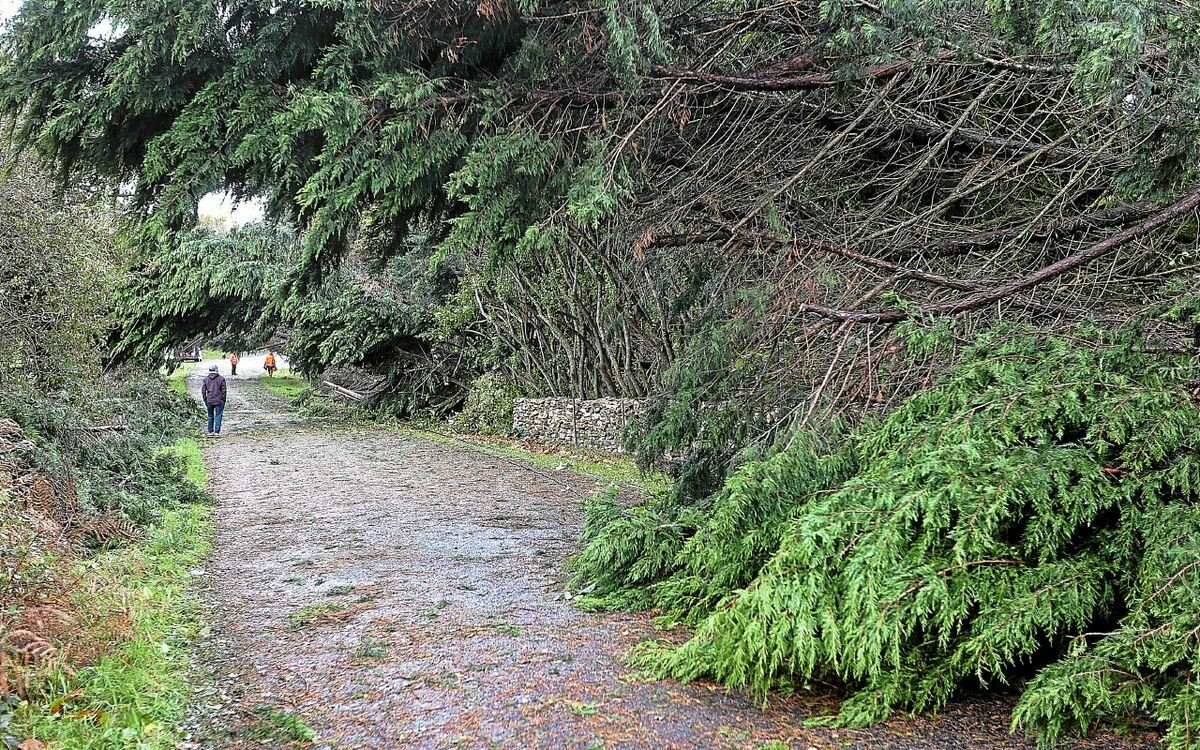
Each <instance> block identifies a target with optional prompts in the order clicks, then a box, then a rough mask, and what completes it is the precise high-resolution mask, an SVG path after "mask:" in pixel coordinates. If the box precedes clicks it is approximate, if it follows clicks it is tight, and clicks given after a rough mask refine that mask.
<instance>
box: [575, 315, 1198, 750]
mask: <svg viewBox="0 0 1200 750" xmlns="http://www.w3.org/2000/svg"><path fill="white" fill-rule="evenodd" d="M1196 375H1197V371H1196V366H1195V362H1194V360H1193V358H1192V357H1191V356H1163V355H1162V354H1161V353H1151V352H1150V351H1149V350H1148V348H1147V347H1146V345H1145V344H1144V342H1143V338H1142V337H1141V336H1140V335H1136V334H1135V333H1134V332H1132V331H1127V332H1125V333H1122V334H1120V335H1113V334H1105V333H1103V332H1101V331H1099V330H1096V329H1084V330H1079V331H1076V332H1075V334H1074V335H1073V336H1072V337H1070V338H1066V337H1056V338H1045V337H1038V336H1031V335H1029V333H1028V332H1022V333H1021V334H1020V335H1013V333H1012V332H994V333H992V334H990V335H989V336H987V337H985V338H984V339H983V340H982V341H981V342H980V343H979V344H978V345H977V346H976V347H975V348H974V349H973V350H972V351H971V352H970V353H969V355H968V356H967V358H966V359H965V361H964V362H962V363H961V364H960V365H958V366H957V367H955V368H954V369H953V371H952V372H950V373H949V374H948V376H946V377H945V378H943V379H942V380H941V381H940V382H939V383H938V384H937V385H936V386H934V387H932V388H930V389H928V390H927V391H925V392H923V393H920V394H918V395H915V396H913V397H912V398H910V399H909V400H908V401H906V402H905V403H904V404H903V405H902V406H901V407H900V408H899V409H897V410H896V411H895V412H893V413H892V414H891V415H889V416H888V417H887V418H886V419H884V420H882V421H881V422H879V423H878V424H870V425H865V426H863V427H861V428H859V429H858V430H856V431H855V432H854V434H853V435H852V436H851V437H850V438H849V439H848V440H847V441H845V443H844V444H840V445H839V444H836V443H834V444H829V443H826V442H825V441H823V440H821V439H820V438H818V437H817V436H805V435H801V436H799V437H798V439H796V440H794V441H793V442H792V443H791V444H790V445H789V446H788V447H787V448H786V449H784V450H781V451H779V452H778V453H776V454H775V455H773V456H770V457H768V458H766V459H763V460H760V461H753V462H749V463H747V464H746V465H745V466H743V467H742V468H741V469H739V470H738V471H737V472H736V473H735V474H734V476H733V477H732V478H731V480H730V481H729V483H728V484H727V485H726V487H725V488H724V489H722V490H721V491H720V492H719V493H717V494H716V495H715V496H714V497H713V498H712V499H711V500H710V501H707V502H708V503H709V504H710V506H711V507H709V508H706V509H705V510H704V512H703V513H697V512H695V510H694V509H688V510H686V511H680V510H676V511H674V515H675V518H679V517H686V518H687V522H686V523H685V528H684V529H683V530H682V531H681V529H680V527H679V526H678V525H671V524H670V523H664V524H661V525H657V526H654V525H647V524H644V523H641V519H644V518H646V517H647V516H649V515H654V516H656V517H659V518H662V517H664V516H668V515H669V513H670V511H667V512H664V511H663V510H662V508H661V507H659V506H658V505H656V504H651V505H650V506H647V507H645V508H635V509H631V510H628V511H624V512H620V511H616V510H615V509H614V508H612V507H611V506H600V507H599V509H598V510H599V512H594V513H593V517H592V518H591V520H590V526H589V529H588V534H589V537H590V543H589V546H588V548H587V549H586V550H585V552H584V553H583V554H582V555H581V556H580V557H579V558H578V560H577V566H578V568H577V569H578V572H579V575H580V577H581V578H582V579H583V580H592V581H595V582H596V583H597V586H596V590H595V592H596V593H600V594H607V595H608V597H609V601H617V602H627V601H631V600H632V601H636V600H637V599H638V597H640V598H641V601H642V603H644V604H648V605H654V606H659V607H662V608H664V609H665V610H666V611H667V612H668V614H670V615H672V616H673V617H683V618H685V619H688V620H690V621H693V622H697V623H698V626H697V629H696V632H695V634H694V636H693V637H692V638H691V640H689V641H688V642H687V643H686V644H685V645H683V646H681V647H678V648H672V647H661V648H655V649H650V650H648V651H646V652H645V653H643V655H642V657H641V658H642V659H643V660H644V661H645V663H647V664H649V665H651V666H652V667H654V668H655V669H656V670H658V671H659V672H660V673H661V674H664V675H672V676H676V677H680V678H683V679H695V678H699V677H712V678H715V679H717V680H719V681H721V682H723V683H725V684H728V685H733V686H746V687H749V688H750V689H752V690H754V691H756V692H759V693H764V692H766V691H768V690H770V689H771V688H773V687H775V686H776V685H778V684H779V683H780V682H781V681H785V680H789V679H799V680H801V681H803V680H808V679H823V680H829V679H836V680H838V681H841V682H842V683H844V684H845V685H846V686H847V689H848V691H849V693H850V697H849V699H848V700H847V701H846V702H845V703H844V704H843V706H842V709H841V712H840V715H839V717H838V721H839V722H841V723H845V724H852V725H853V724H861V723H864V722H873V721H880V720H882V719H884V718H886V717H887V716H888V715H890V714H891V713H892V712H893V711H896V710H899V709H909V708H911V709H916V710H922V711H930V710H936V709H938V708H939V707H940V706H942V705H944V703H945V702H946V701H947V700H948V699H949V698H950V697H951V696H952V695H953V694H954V692H955V691H956V690H957V689H958V688H959V687H960V686H962V685H964V684H984V685H991V684H1005V683H1015V684H1019V685H1023V692H1022V696H1021V700H1020V702H1019V704H1018V706H1017V709H1016V711H1015V714H1014V722H1015V723H1016V724H1017V725H1019V726H1022V727H1025V728H1028V729H1031V730H1034V731H1037V732H1038V733H1040V736H1041V737H1042V739H1043V740H1045V741H1047V742H1053V741H1054V740H1057V739H1059V738H1060V737H1061V736H1062V735H1063V734H1064V733H1083V732H1086V731H1087V730H1088V729H1089V728H1090V727H1092V726H1093V725H1094V723H1095V722H1096V721H1097V720H1101V721H1106V722H1112V723H1122V722H1124V721H1126V720H1128V719H1130V718H1132V717H1134V716H1136V715H1138V714H1139V713H1140V712H1147V713H1149V714H1151V715H1153V716H1155V717H1156V718H1158V719H1159V720H1161V721H1163V722H1165V723H1166V724H1167V726H1168V734H1167V746H1168V747H1172V748H1187V747H1192V746H1193V745H1194V741H1195V739H1194V731H1195V730H1194V727H1193V722H1192V719H1191V717H1192V716H1193V715H1194V713H1195V711H1196V710H1197V708H1198V707H1200V706H1198V704H1197V703H1196V702H1195V701H1196V697H1195V693H1194V691H1193V690H1192V688H1191V687H1190V686H1191V684H1192V682H1193V681H1194V679H1195V674H1196V669H1197V666H1198V665H1200V651H1197V647H1198V645H1200V644H1198V642H1197V639H1196V633H1197V632H1200V629H1198V628H1197V625H1198V624H1200V621H1198V620H1197V615H1196V612H1195V607H1194V606H1193V603H1194V601H1195V600H1194V596H1195V594H1196V591H1197V588H1196V587H1197V586H1200V572H1198V571H1197V564H1196V559H1197V557H1198V556H1200V548H1198V547H1197V542H1196V536H1195V534H1194V530H1195V527H1196V524H1197V523H1198V522H1200V516H1197V515H1196V513H1197V511H1196V507H1197V499H1198V498H1197V491H1198V488H1200V462H1198V461H1197V457H1196V446H1197V444H1198V443H1197V441H1198V440H1200V410H1198V409H1197V406H1196V402H1195V396H1194V393H1193V388H1194V384H1193V379H1194V378H1195V376H1196ZM633 528H638V529H640V530H641V532H642V533H641V534H640V535H638V534H634V533H631V529H633ZM681 536H683V537H686V538H685V539H684V540H683V541H681V540H680V537H681ZM663 549H667V550H668V554H666V555H664V554H663V553H662V551H661V550H663ZM1031 670H1032V674H1033V678H1032V679H1031V680H1030V681H1029V682H1028V683H1027V684H1024V683H1023V678H1024V677H1025V676H1026V675H1028V674H1030V673H1031Z"/></svg>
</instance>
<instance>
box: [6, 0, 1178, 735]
mask: <svg viewBox="0 0 1200 750" xmlns="http://www.w3.org/2000/svg"><path fill="white" fill-rule="evenodd" d="M3 52H4V59H3V62H2V63H0V111H2V112H3V113H4V115H5V118H6V123H7V124H9V125H10V127H11V130H12V134H13V137H14V138H15V139H16V140H17V141H18V142H20V143H21V144H24V145H26V146H28V147H29V148H30V149H32V150H36V151H37V152H38V153H39V154H41V155H42V156H43V157H46V158H49V159H51V160H53V161H54V162H55V163H57V164H58V165H59V167H60V168H61V170H62V173H63V175H64V176H67V177H69V176H70V175H72V174H80V173H85V174H89V175H90V174H93V173H95V174H99V175H101V176H102V177H104V178H108V179H112V180H116V181H119V182H120V183H122V184H131V185H132V186H133V187H132V190H133V198H132V203H131V211H130V213H131V214H133V218H134V226H133V228H132V229H131V231H130V232H129V235H128V237H127V242H128V243H129V244H130V247H131V248H132V249H133V251H134V255H135V258H136V260H135V263H134V270H135V272H136V273H135V279H136V280H135V282H134V283H133V284H132V285H130V286H129V287H128V288H127V289H126V293H125V297H124V305H125V311H126V314H124V315H122V316H121V318H122V321H123V322H122V328H121V331H120V333H119V335H118V352H119V356H124V357H131V356H134V357H149V356H152V355H154V353H155V349H156V348H158V347H161V346H164V345H166V344H168V343H170V342H171V341H173V340H176V339H177V338H178V337H180V336H183V335H185V334H187V335H191V334H194V333H196V332H199V331H209V332H212V333H214V334H217V335H225V336H231V337H235V338H236V337H241V338H243V339H246V340H251V339H253V340H257V341H263V340H266V338H267V337H269V336H271V335H275V334H279V335H281V336H285V337H286V342H287V343H286V345H285V350H287V351H288V353H289V354H290V355H291V356H292V357H293V359H294V360H295V361H296V362H298V363H299V364H300V366H301V367H302V369H304V370H306V371H307V372H311V373H316V372H319V371H322V370H323V369H326V368H336V367H346V366H350V367H355V368H361V369H366V370H369V371H370V372H372V373H373V374H375V375H378V376H379V377H381V378H383V379H385V380H386V381H387V384H388V390H390V392H391V394H392V395H393V396H394V397H396V398H397V400H398V401H399V402H400V404H401V407H400V408H401V409H402V410H404V411H408V412H416V411H419V410H422V409H433V410H437V411H445V410H448V409H452V408H454V407H456V406H457V405H458V404H460V403H461V402H462V401H463V399H464V396H465V394H466V393H467V392H468V390H469V387H470V384H471V383H472V382H473V381H476V382H481V383H485V384H488V386H489V388H492V389H493V390H494V391H495V392H496V393H510V392H514V391H515V392H520V393H523V394H526V395H575V396H580V397H592V396H603V395H624V396H638V397H644V398H646V399H648V401H649V402H650V409H649V414H648V418H647V420H646V422H645V424H643V425H641V426H640V427H641V432H640V434H639V435H638V436H636V439H634V440H633V443H632V447H634V448H636V449H637V451H638V454H639V457H640V458H641V459H642V461H643V463H645V464H657V465H659V466H667V467H669V468H670V469H671V470H672V471H673V472H674V473H675V474H676V476H677V479H678V482H677V483H676V484H675V485H674V486H673V490H672V493H671V494H670V495H669V496H667V497H663V498H659V499H657V500H656V501H655V502H652V503H650V504H648V505H644V506H639V507H638V508H636V509H633V510H629V509H623V508H620V507H617V506H615V505H611V504H609V505H605V504H602V503H601V504H597V505H595V506H594V507H593V508H592V512H591V513H592V517H591V521H590V526H589V538H590V539H591V545H590V546H589V549H588V550H587V551H586V552H585V553H584V554H583V556H582V557H581V558H580V571H581V572H580V575H581V576H582V577H583V578H584V579H585V580H587V581H588V585H593V584H594V585H596V587H597V588H596V589H595V590H596V591H597V592H600V593H603V594H604V596H597V597H596V601H597V603H602V604H608V605H611V604H614V603H619V604H623V605H629V604H652V603H653V604H659V605H665V606H668V607H669V608H671V609H673V610H674V611H675V612H676V613H677V614H679V615H680V616H685V617H688V618H690V619H691V620H692V621H695V622H702V623H703V624H702V625H701V629H700V631H699V634H698V636H697V639H695V640H694V641H692V642H691V643H689V644H688V645H686V646H684V647H683V648H682V649H679V650H668V651H667V652H666V653H659V654H652V655H651V656H650V657H649V660H650V661H651V663H653V664H654V665H656V666H657V667H658V668H660V669H662V670H663V671H664V672H667V673H670V674H675V675H680V676H684V677H693V676H698V675H708V676H715V677H717V678H718V679H722V680H724V681H726V682H728V683H731V684H749V685H752V686H754V687H756V688H765V687H767V686H769V685H771V684H773V683H774V682H775V681H776V680H778V679H783V678H784V677H785V676H786V675H789V674H798V675H801V676H804V677H809V676H818V677H821V676H824V677H830V676H832V677H834V678H837V679H839V680H841V681H843V682H844V683H845V684H847V686H848V687H850V689H851V690H852V691H857V692H858V694H859V695H860V696H882V698H881V699H880V702H879V705H878V706H874V707H872V706H868V705H866V704H867V703H870V700H867V699H864V700H863V701H861V702H853V701H852V702H851V703H850V704H848V708H847V710H846V711H845V713H844V716H846V717H849V718H850V719H854V720H857V719H861V718H864V717H865V718H879V717H880V716H881V715H882V713H883V712H885V711H888V710H892V709H894V708H897V707H907V706H916V707H935V706H937V705H940V703H941V702H942V701H943V700H944V699H945V697H946V696H947V695H948V694H949V693H950V692H951V691H953V690H955V689H958V688H959V687H960V686H961V685H963V684H965V683H967V682H969V681H970V680H972V679H975V680H993V679H994V680H1005V679H1010V678H1011V679H1017V677H1019V675H1020V670H1021V669H1022V668H1024V665H1025V664H1026V663H1027V662H1029V663H1032V664H1033V668H1035V669H1038V670H1041V671H1040V672H1039V675H1038V677H1037V678H1036V679H1035V681H1034V682H1033V683H1032V684H1031V686H1030V687H1029V689H1028V690H1026V692H1025V696H1026V697H1025V699H1024V701H1025V702H1023V703H1022V708H1021V709H1020V710H1019V718H1020V719H1021V720H1022V721H1023V722H1026V723H1027V724H1028V725H1030V726H1033V727H1040V728H1041V729H1042V730H1043V731H1044V732H1045V733H1046V734H1045V736H1047V737H1051V738H1053V737H1056V736H1058V734H1060V733H1061V731H1062V730H1063V729H1064V727H1066V725H1067V723H1069V724H1070V727H1071V728H1075V729H1081V728H1085V727H1086V726H1087V725H1088V723H1089V722H1090V721H1091V720H1092V719H1096V718H1100V719H1108V720H1119V719H1120V718H1121V717H1122V716H1124V715H1126V714H1127V713H1128V712H1129V711H1131V710H1134V709H1141V710H1149V711H1150V712H1152V713H1153V714H1154V715H1156V716H1158V717H1159V718H1161V719H1162V720H1164V721H1166V722H1168V723H1169V724H1170V727H1171V728H1170V732H1171V734H1170V735H1169V738H1170V742H1172V743H1175V746H1176V747H1181V748H1182V747H1185V746H1188V744H1189V743H1191V742H1192V740H1191V739H1190V738H1191V737H1192V735H1193V730H1192V729H1191V728H1190V727H1191V722H1190V719H1189V717H1190V716H1191V714H1192V713H1193V712H1194V706H1195V705H1196V703H1195V698H1194V696H1193V693H1194V690H1193V688H1192V687H1191V686H1192V685H1193V684H1194V676H1195V657H1194V654H1193V653H1192V651H1193V650H1194V644H1193V642H1192V641H1193V640H1194V637H1193V636H1194V633H1195V632H1197V631H1196V630H1195V628H1194V623H1193V622H1192V619H1194V618H1191V616H1190V615H1189V614H1188V613H1187V612H1185V611H1184V608H1183V605H1182V604H1181V603H1183V602H1186V601H1189V600H1193V597H1191V596H1190V592H1191V591H1192V590H1193V589H1194V587H1195V585H1196V582H1195V580H1194V578H1193V577H1192V575H1191V572H1192V570H1193V568H1192V567H1189V565H1188V564H1187V563H1183V562H1181V561H1183V560H1184V559H1186V558H1188V556H1189V555H1190V556H1191V557H1192V558H1193V559H1194V557H1195V555H1196V554H1200V552H1198V551H1197V550H1195V549H1194V545H1193V544H1191V543H1190V542H1188V541H1187V539H1190V538H1192V537H1193V536H1194V535H1193V534H1192V533H1191V530H1192V526H1194V519H1192V517H1191V516H1192V515H1194V514H1192V511H1191V508H1192V506H1193V505H1194V504H1195V503H1194V500H1195V498H1194V497H1193V489H1194V482H1195V477H1194V473H1195V467H1194V466H1193V465H1192V464H1193V463H1194V461H1193V459H1192V453H1193V452H1194V449H1195V447H1194V439H1193V438H1194V434H1195V424H1196V423H1195V418H1196V411H1195V405H1194V404H1193V403H1192V402H1191V400H1190V398H1185V397H1183V396H1182V394H1183V391H1184V389H1185V388H1188V387H1190V386H1188V385H1187V384H1188V382H1189V381H1188V378H1190V377H1191V372H1190V370H1189V369H1188V368H1189V367H1190V364H1189V361H1190V360H1189V358H1190V357H1191V356H1192V354H1193V353H1194V348H1195V346H1196V342H1198V341H1200V333H1197V331H1200V317H1198V313H1200V306H1198V305H1197V297H1196V295H1195V291H1194V289H1195V278H1196V271H1197V269H1200V247H1198V240H1197V223H1196V214H1197V209H1198V208H1200V173H1198V166H1200V112H1198V111H1197V110H1198V103H1200V99H1198V96H1197V92H1200V10H1198V9H1197V8H1196V7H1194V6H1192V5H1189V4H1186V3H1176V2H1173V0H1103V1H1101V0H1022V1H1021V2H1009V3H995V2H981V1H980V0H937V1H935V2H924V1H918V0H882V1H881V0H801V1H800V2H795V3H766V2H738V3H729V2H724V1H723V0H701V1H700V2H695V3H680V2H674V1H673V0H661V1H650V0H605V2H593V1H592V0H574V1H568V2H559V3H543V2H537V1H536V0H518V1H517V2H511V1H506V0H480V1H479V2H475V3H466V2H461V1H458V0H426V1H424V2H411V1H408V0H404V1H397V0H371V1H370V2H367V1H366V0H320V1H314V2H297V3H277V2H262V0H229V1H227V2H226V1H219V2H211V1H207V0H206V1H200V0H196V1H195V2H186V3H179V2H165V1H164V0H157V1H156V2H141V1H139V2H133V1H132V0H105V2H100V0H25V3H24V4H23V5H22V8H21V11H20V13H19V14H18V15H17V16H16V17H15V19H14V20H13V21H12V22H11V25H10V28H9V30H8V33H7V34H6V35H5V37H4V39H3ZM218 190H228V191H230V192H232V194H233V195H234V196H235V197H237V198H242V199H249V198H262V199H264V200H265V201H266V206H267V212H266V213H267V218H268V221H269V222H270V223H272V224H273V226H271V227H255V228H248V229H243V230H239V231H236V232H232V233H229V234H221V233H214V232H212V231H210V230H205V229H196V228H195V224H196V221H197V219H196V212H197V205H198V203H199V200H200V199H201V197H202V196H204V195H205V194H208V193H210V192H212V191H218ZM269 329H273V330H269ZM1005 331H1009V332H1011V331H1021V332H1022V334H1021V335H1020V336H1019V337H1016V338H1017V339H1019V340H1017V341H1016V342H1015V343H1014V342H1011V341H1010V342H1008V343H1000V344H997V343H996V342H997V341H998V338H997V337H998V336H999V338H1000V339H1001V340H1003V341H1008V338H1009V337H1008V334H1006V333H1003V332H1005ZM509 386H511V387H512V389H513V391H510V390H508V387H509ZM480 392H483V391H482V389H481V390H480ZM889 415H890V416H889ZM835 416H836V417H838V418H840V421H843V422H845V423H847V424H849V425H851V426H850V427H846V428H845V431H842V432H833V431H832V428H831V425H832V424H834V421H835V420H834V419H833V417H835ZM1010 419H1013V420H1016V423H1013V422H1010V421H1009V420H1010ZM881 420H882V421H881ZM854 425H858V426H857V427H855V426H854ZM951 433H953V434H951ZM1143 433H1144V434H1143ZM823 434H836V435H840V436H842V437H843V438H844V441H843V442H844V445H839V446H831V445H829V444H828V443H829V441H826V440H822V439H821V436H822V435H823ZM947 435H950V436H951V437H946V436H947ZM763 451H766V452H767V458H765V459H762V460H758V461H751V460H749V457H750V456H752V455H757V456H759V457H760V459H761V457H762V456H763V455H764V454H763ZM772 451H774V452H772ZM997 454H998V455H999V456H1000V457H997ZM906 462H908V463H906ZM739 467H740V468H739ZM1172 534H1174V535H1172ZM720 540H724V541H720ZM860 545H866V546H869V547H871V549H874V548H875V547H878V548H879V549H880V550H882V552H880V553H879V556H878V557H872V556H871V555H872V554H873V553H867V552H863V551H862V550H864V549H866V547H864V546H860ZM713 550H717V551H718V553H720V554H724V552H725V551H729V553H730V554H732V555H734V557H735V559H730V560H715V561H714V560H713V559H709V558H707V557H706V555H708V554H709V553H710V552H712V551H713ZM997 560H1004V561H1006V562H1004V563H998V562H995V561H997ZM884 563H890V565H885V564H884ZM1108 573H1113V574H1114V575H1115V574H1119V575H1118V576H1117V580H1116V581H1115V582H1114V581H1109V580H1108V579H1107V578H1106V576H1107V575H1108ZM1168 584H1169V585H1168ZM1046 587H1051V588H1052V589H1053V590H1056V591H1060V592H1062V593H1061V596H1062V597H1063V598H1062V599H1061V602H1066V604H1064V605H1063V606H1062V607H1059V603H1060V601H1059V600H1056V603H1054V604H1047V603H1046V600H1045V598H1044V597H1042V595H1041V593H1040V592H1042V591H1043V590H1049V589H1046ZM985 599H986V601H985ZM718 603H719V605H720V606H719V607H718ZM831 612H833V613H838V615H839V618H838V619H839V620H840V621H844V622H839V623H837V624H835V623H833V622H832V621H831V620H830V619H829V618H830V617H831V615H830V614H829V613H831ZM880 613H882V614H880ZM789 628H790V629H789ZM1086 628H1093V629H1096V630H1095V631H1094V632H1093V630H1086ZM1099 628H1105V630H1104V631H1103V633H1102V635H1101V636H1096V635H1095V634H1094V633H1100V632H1101V631H1100V630H1099ZM801 631H802V632H801ZM1084 632H1086V633H1093V634H1092V635H1087V636H1084V635H1080V634H1081V633H1084ZM1143 636H1145V637H1143ZM743 641H745V642H746V643H748V644H749V645H748V646H747V648H746V649H743V650H739V648H740V647H738V646H737V645H736V644H737V643H741V642H743ZM848 644H850V645H848ZM860 645H861V648H859V646H860ZM1160 645H1161V646H1162V649H1161V650H1160V649H1159V646H1160ZM1147 649H1149V650H1147ZM1101 663H1103V664H1106V665H1108V666H1107V667H1104V669H1109V668H1111V670H1112V671H1111V672H1106V671H1103V670H1100V668H1099V667H1097V665H1099V664H1101ZM1098 670H1099V671H1098ZM1098 673H1099V674H1100V675H1101V676H1100V677H1097V674H1098ZM1114 675H1115V676H1114ZM1130 675H1132V676H1130ZM1126 677H1128V680H1129V681H1126ZM1065 703H1069V706H1066V707H1064V705H1065ZM868 709H870V710H868ZM1056 717H1057V718H1056ZM1064 717H1066V718H1064Z"/></svg>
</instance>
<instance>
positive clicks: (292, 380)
mask: <svg viewBox="0 0 1200 750" xmlns="http://www.w3.org/2000/svg"><path fill="white" fill-rule="evenodd" d="M258 382H259V383H261V384H262V386H263V387H264V388H266V389H267V390H268V391H271V392H272V393H275V394H278V395H280V396H283V397H284V398H286V399H287V400H288V402H289V403H293V404H294V403H296V401H297V400H298V399H299V398H300V396H301V394H303V393H304V392H305V391H307V390H309V389H310V388H311V386H310V385H309V383H308V381H307V380H305V379H303V378H301V377H300V376H299V375H297V374H295V373H293V372H290V371H287V370H281V371H278V372H276V373H275V377H272V378H269V377H266V376H265V375H264V376H263V377H261V378H259V379H258Z"/></svg>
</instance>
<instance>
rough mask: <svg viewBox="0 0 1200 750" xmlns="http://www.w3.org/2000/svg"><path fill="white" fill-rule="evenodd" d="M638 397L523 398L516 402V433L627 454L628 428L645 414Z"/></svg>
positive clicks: (514, 418)
mask: <svg viewBox="0 0 1200 750" xmlns="http://www.w3.org/2000/svg"><path fill="white" fill-rule="evenodd" d="M643 408H644V402H643V401H641V400H639V399H635V398H597V399H588V400H584V399H578V398H561V397H560V398H519V399H517V400H516V401H514V402H513V432H514V433H516V434H517V435H521V436H523V437H530V438H534V439H536V440H544V441H546V442H550V443H564V444H567V445H578V446H581V447H583V448H592V449H594V450H600V451H607V452H609V453H623V452H624V448H623V447H622V446H621V434H622V432H623V431H624V429H625V425H626V424H628V423H629V422H631V421H634V420H636V419H637V418H638V416H639V415H640V414H641V412H642V409H643Z"/></svg>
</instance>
